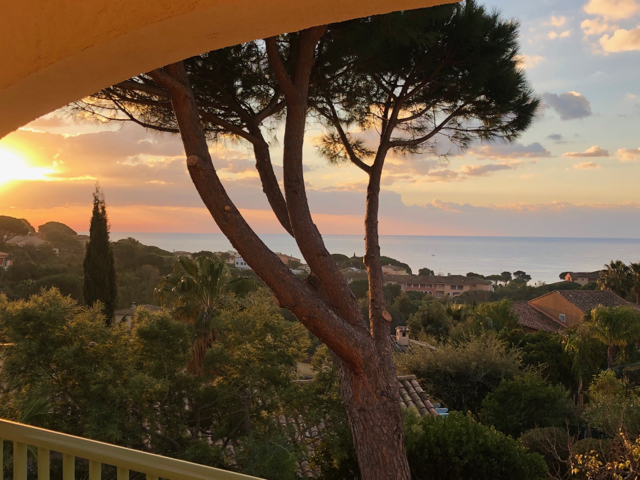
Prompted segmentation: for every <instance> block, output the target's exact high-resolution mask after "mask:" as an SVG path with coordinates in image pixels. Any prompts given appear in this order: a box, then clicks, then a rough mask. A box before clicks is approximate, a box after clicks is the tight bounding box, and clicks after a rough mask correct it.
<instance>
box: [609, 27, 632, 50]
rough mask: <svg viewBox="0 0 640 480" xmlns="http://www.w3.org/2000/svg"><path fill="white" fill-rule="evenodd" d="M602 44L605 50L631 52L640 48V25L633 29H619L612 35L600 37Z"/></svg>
mask: <svg viewBox="0 0 640 480" xmlns="http://www.w3.org/2000/svg"><path fill="white" fill-rule="evenodd" d="M600 46H601V47H602V49H603V50H604V51H605V52H611V53H615V52H630V51H633V50H640V27H637V28H634V29H633V30H624V29H622V28H621V29H618V30H616V31H615V33H614V34H613V35H612V36H609V35H604V36H603V37H602V38H600Z"/></svg>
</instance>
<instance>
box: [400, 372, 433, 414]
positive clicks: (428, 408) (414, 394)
mask: <svg viewBox="0 0 640 480" xmlns="http://www.w3.org/2000/svg"><path fill="white" fill-rule="evenodd" d="M398 394H399V397H400V406H401V407H402V408H416V409H417V410H418V412H419V413H420V415H421V416H423V417H426V416H427V415H431V416H432V417H437V416H438V412H437V411H436V409H435V407H434V406H433V404H432V403H431V400H429V396H428V395H427V394H426V393H425V392H424V390H422V387H421V386H420V384H419V383H418V380H417V379H416V376H415V375H398Z"/></svg>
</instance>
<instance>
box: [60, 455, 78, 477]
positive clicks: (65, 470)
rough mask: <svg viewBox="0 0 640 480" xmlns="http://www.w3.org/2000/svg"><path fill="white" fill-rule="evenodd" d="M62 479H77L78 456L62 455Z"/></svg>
mask: <svg viewBox="0 0 640 480" xmlns="http://www.w3.org/2000/svg"><path fill="white" fill-rule="evenodd" d="M62 480H76V457H74V456H73V455H67V454H66V453H65V454H64V455H62Z"/></svg>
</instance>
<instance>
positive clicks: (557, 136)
mask: <svg viewBox="0 0 640 480" xmlns="http://www.w3.org/2000/svg"><path fill="white" fill-rule="evenodd" d="M547 139H548V140H553V142H554V143H556V144H558V145H561V144H563V143H567V140H566V139H565V138H564V137H563V136H562V134H560V133H552V134H551V135H547Z"/></svg>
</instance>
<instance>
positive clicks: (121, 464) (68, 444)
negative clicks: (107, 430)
mask: <svg viewBox="0 0 640 480" xmlns="http://www.w3.org/2000/svg"><path fill="white" fill-rule="evenodd" d="M3 441H10V442H13V480H27V446H28V445H30V446H34V447H37V448H38V461H37V465H38V480H49V472H50V468H49V458H50V454H51V452H58V453H61V454H62V479H63V480H74V479H75V473H76V472H75V459H76V457H77V458H83V459H86V460H88V461H89V480H100V477H101V472H102V465H103V464H105V465H112V466H114V467H117V469H118V478H117V480H129V471H133V472H140V473H144V474H145V475H146V478H147V480H158V479H159V478H163V479H168V480H251V479H253V480H260V479H258V478H257V477H252V476H249V475H242V474H240V473H233V472H228V471H226V470H220V469H218V468H212V467H206V466H204V465H197V464H195V463H189V462H185V461H182V460H176V459H174V458H168V457H163V456H160V455H154V454H151V453H145V452H140V451H138V450H132V449H130V448H124V447H118V446H117V445H111V444H108V443H102V442H96V441H95V440H87V439H86V438H80V437H74V436H72V435H66V434H64V433H58V432H53V431H51V430H45V429H43V428H37V427H31V426H29V425H23V424H21V423H15V422H9V421H8V420H0V479H1V478H2V473H1V472H3V464H2V461H3V455H2V451H3Z"/></svg>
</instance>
